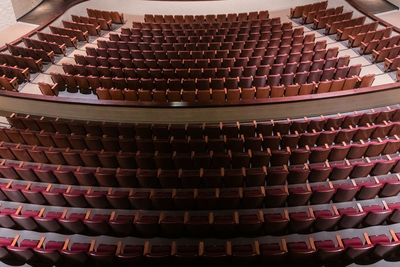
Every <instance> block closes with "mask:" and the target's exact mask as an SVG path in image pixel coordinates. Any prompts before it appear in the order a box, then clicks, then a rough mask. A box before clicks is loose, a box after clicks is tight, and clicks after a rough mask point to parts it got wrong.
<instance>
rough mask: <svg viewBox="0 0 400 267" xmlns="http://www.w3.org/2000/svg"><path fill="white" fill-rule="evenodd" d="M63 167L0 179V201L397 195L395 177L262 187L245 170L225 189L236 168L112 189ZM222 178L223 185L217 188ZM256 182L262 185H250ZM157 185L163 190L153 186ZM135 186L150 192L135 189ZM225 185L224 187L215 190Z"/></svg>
mask: <svg viewBox="0 0 400 267" xmlns="http://www.w3.org/2000/svg"><path fill="white" fill-rule="evenodd" d="M65 169H66V168H64V170H61V168H59V170H54V174H55V175H57V178H54V180H51V179H48V177H49V175H47V180H46V179H44V178H46V172H41V171H40V170H39V169H38V170H36V173H37V174H38V177H40V178H41V180H40V181H42V182H36V181H30V180H28V181H25V180H15V179H4V178H2V180H1V183H0V184H1V186H0V188H1V192H0V193H1V194H0V196H1V200H8V201H14V202H21V203H32V204H39V205H50V206H72V207H82V208H83V207H93V208H110V207H112V208H122V207H123V208H125V209H132V208H133V209H141V210H149V209H155V210H197V209H198V210H209V209H221V208H223V209H227V208H229V209H249V208H262V207H266V208H279V207H285V206H286V205H287V206H289V207H294V206H302V205H307V204H311V205H316V204H328V203H330V202H331V201H332V202H334V203H339V202H344V203H345V202H348V201H352V200H353V199H357V200H366V199H375V198H376V197H378V196H379V197H391V196H396V195H397V194H398V193H399V191H400V182H399V180H400V178H399V174H387V175H381V176H375V177H362V178H352V179H345V180H334V181H318V180H316V181H315V182H312V183H303V184H289V185H270V186H264V183H265V182H264V180H265V175H266V174H265V172H266V170H265V169H247V170H246V176H245V177H244V179H246V185H247V187H229V186H230V184H228V183H229V182H230V180H231V179H237V180H238V179H240V175H243V174H244V173H243V170H236V173H234V171H231V172H230V174H232V175H231V176H230V177H228V176H222V173H223V172H222V171H221V170H207V171H205V172H204V173H205V175H206V176H202V177H200V175H201V174H202V173H203V172H202V171H197V172H193V171H182V172H181V175H180V178H179V179H181V181H182V184H183V185H184V186H187V187H188V188H170V187H171V186H172V185H176V184H173V183H171V182H170V180H173V179H175V180H176V179H177V178H176V173H175V174H174V173H173V172H169V171H165V170H164V171H158V173H159V177H156V176H157V171H152V170H139V171H137V173H136V176H135V171H128V170H125V171H120V172H119V173H117V174H116V179H118V184H114V186H130V187H124V188H121V187H109V186H108V187H106V186H103V187H102V186H100V187H99V186H97V185H96V184H97V181H96V180H99V181H100V179H101V173H100V172H98V173H97V175H96V176H95V177H96V178H93V176H90V175H89V174H87V173H85V172H81V171H80V169H79V168H77V169H76V171H75V175H76V177H78V178H79V179H78V180H75V181H72V179H70V180H69V181H67V178H68V177H67V175H66V173H65ZM42 170H43V169H42ZM275 170H276V169H275ZM272 171H273V170H272V169H271V174H268V178H270V177H273V176H274V175H275V176H276V174H277V172H275V174H273V173H272ZM48 173H49V172H47V174H48ZM168 175H169V176H168ZM174 175H175V176H174ZM196 175H197V176H196ZM58 178H59V179H58ZM69 178H71V175H70V177H69ZM136 178H137V179H136ZM223 178H224V179H223ZM57 179H58V180H60V181H61V182H68V183H78V181H79V182H80V183H82V184H84V185H68V184H63V183H57V182H58V180H57ZM74 179H75V178H74ZM242 179H243V178H242ZM147 180H148V181H147ZM223 180H224V181H225V184H223ZM168 183H169V184H168ZM260 183H261V184H262V187H260V186H259V187H254V186H252V185H253V184H260ZM85 184H86V185H85ZM160 184H161V185H164V186H166V188H157V186H159V185H160ZM140 185H145V186H152V187H153V188H140ZM225 185H227V186H228V187H217V188H216V187H215V186H225ZM138 186H139V187H138ZM196 186H199V187H196ZM201 186H206V187H201Z"/></svg>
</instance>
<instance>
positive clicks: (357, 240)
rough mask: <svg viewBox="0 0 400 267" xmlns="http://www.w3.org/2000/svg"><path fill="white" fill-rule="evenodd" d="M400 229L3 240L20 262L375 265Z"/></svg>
mask: <svg viewBox="0 0 400 267" xmlns="http://www.w3.org/2000/svg"><path fill="white" fill-rule="evenodd" d="M398 231H399V229H398V227H397V226H396V225H390V226H375V227H369V228H365V229H356V230H353V229H348V230H342V231H334V232H330V233H315V234H311V235H300V236H298V235H287V236H285V237H284V238H280V237H271V236H262V237H258V238H247V239H245V238H239V239H228V240H227V239H220V240H215V239H200V240H198V239H195V240H193V239H178V240H173V239H166V238H160V239H148V240H147V239H139V238H132V237H129V238H128V237H125V238H110V237H107V236H99V237H90V236H84V235H72V236H66V235H61V234H49V233H38V232H32V231H21V232H18V231H15V230H6V231H4V232H3V233H2V238H1V239H0V241H1V243H2V249H3V251H4V254H5V255H6V256H7V257H9V258H11V259H14V260H19V261H17V262H19V263H20V264H21V263H25V262H26V261H30V262H33V263H35V262H36V263H38V262H42V263H43V262H45V263H48V264H56V263H59V262H60V261H62V262H64V263H65V262H66V263H69V264H96V265H98V264H100V265H102V266H106V265H107V264H111V263H118V264H127V266H129V265H130V264H142V263H147V264H153V265H154V264H171V263H173V264H177V265H179V264H187V263H188V262H196V263H197V264H198V265H196V266H203V265H204V264H217V263H228V264H232V262H233V263H234V265H240V266H245V265H249V264H255V263H260V262H263V263H265V264H266V263H271V262H272V263H276V264H278V263H279V264H282V263H285V262H286V263H287V264H289V263H290V264H293V263H295V262H298V261H300V260H301V261H302V262H303V263H304V264H317V263H318V265H320V264H321V265H322V264H333V263H336V264H341V265H345V264H349V263H351V262H356V263H363V264H367V263H374V262H377V261H378V260H380V259H383V258H389V259H390V258H391V257H395V255H396V253H397V251H398V248H399V245H400V242H399V241H398V238H399V236H400V235H399V234H398Z"/></svg>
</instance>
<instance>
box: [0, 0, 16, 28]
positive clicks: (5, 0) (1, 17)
mask: <svg viewBox="0 0 400 267" xmlns="http://www.w3.org/2000/svg"><path fill="white" fill-rule="evenodd" d="M16 1H20V0H16ZM15 22H16V19H15V15H14V10H13V5H12V3H11V0H0V30H2V29H4V28H6V27H8V26H10V25H13V24H14V23H15Z"/></svg>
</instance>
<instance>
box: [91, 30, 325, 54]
mask: <svg viewBox="0 0 400 267" xmlns="http://www.w3.org/2000/svg"><path fill="white" fill-rule="evenodd" d="M314 40H315V35H314V34H309V35H305V36H304V37H303V35H298V36H295V38H291V37H289V38H279V39H278V38H276V39H264V40H263V39H259V40H247V41H246V42H245V41H234V42H210V43H198V42H197V43H163V44H160V43H151V42H137V41H129V42H123V41H121V42H120V41H105V40H98V41H97V45H98V48H93V47H87V48H86V52H88V53H93V56H96V55H97V56H102V57H114V58H132V55H131V53H130V52H129V51H130V50H135V51H149V52H150V51H153V53H156V51H157V53H161V51H164V52H165V53H167V52H168V51H190V52H191V53H192V54H195V55H196V56H198V57H200V55H203V57H204V54H206V55H207V54H208V53H211V52H207V51H208V50H217V51H219V50H228V51H229V50H232V49H240V50H243V49H249V48H252V49H253V52H255V51H258V50H262V49H263V48H264V49H265V50H267V47H268V46H270V47H281V46H285V47H286V46H290V47H291V51H293V52H303V51H312V50H318V49H325V48H326V40H320V41H317V42H314ZM88 48H89V49H88ZM257 48H258V49H257ZM282 49H283V48H282ZM94 52H96V53H94ZM149 52H148V53H149ZM169 53H170V54H172V55H173V54H174V52H169ZM181 53H187V52H181ZM219 53H221V52H219ZM88 55H89V54H88ZM172 55H171V56H172ZM200 58H201V57H200Z"/></svg>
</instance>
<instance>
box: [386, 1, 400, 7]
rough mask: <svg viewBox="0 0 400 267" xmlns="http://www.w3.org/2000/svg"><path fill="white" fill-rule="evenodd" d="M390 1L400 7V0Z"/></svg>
mask: <svg viewBox="0 0 400 267" xmlns="http://www.w3.org/2000/svg"><path fill="white" fill-rule="evenodd" d="M388 2H390V3H392V4H393V5H395V6H398V7H400V0H388Z"/></svg>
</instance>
